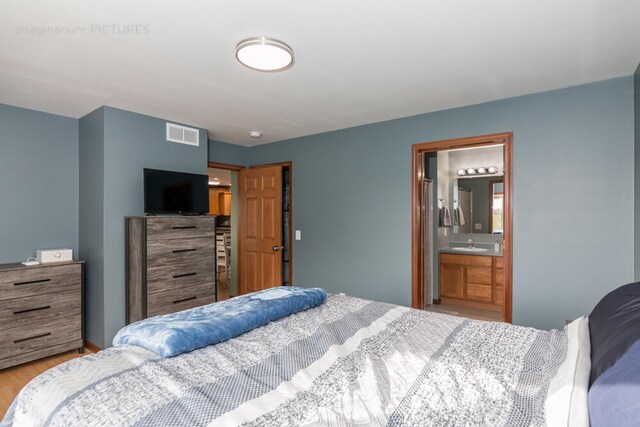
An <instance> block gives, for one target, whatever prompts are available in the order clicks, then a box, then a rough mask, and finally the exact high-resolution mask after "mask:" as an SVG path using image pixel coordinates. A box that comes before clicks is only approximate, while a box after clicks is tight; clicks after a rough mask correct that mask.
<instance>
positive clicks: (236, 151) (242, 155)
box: [208, 139, 250, 166]
mask: <svg viewBox="0 0 640 427" xmlns="http://www.w3.org/2000/svg"><path fill="white" fill-rule="evenodd" d="M208 144H209V154H208V156H209V157H208V158H209V161H211V162H218V163H226V164H229V165H238V166H246V165H247V154H248V151H249V150H250V149H249V148H247V147H243V146H241V145H235V144H228V143H226V142H220V141H214V140H213V139H210V140H209V141H208Z"/></svg>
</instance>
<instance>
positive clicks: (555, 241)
mask: <svg viewBox="0 0 640 427" xmlns="http://www.w3.org/2000/svg"><path fill="white" fill-rule="evenodd" d="M633 96H634V95H633V77H632V76H628V77H622V78H617V79H613V80H607V81H603V82H598V83H593V84H589V85H583V86H578V87H573V88H568V89H563V90H557V91H552V92H547V93H540V94H533V95H527V96H522V97H517V98H512V99H506V100H502V101H496V102H490V103H485V104H480V105H474V106H469V107H464V108H457V109H452V110H446V111H440V112H435V113H430V114H424V115H420V116H414V117H408V118H403V119H398V120H392V121H388V122H383V123H376V124H371V125H366V126H361V127H357V128H351V129H345V130H340V131H335V132H329V133H324V134H320V135H313V136H308V137H304V138H297V139H293V140H288V141H281V142H276V143H272V144H268V145H263V146H258V147H254V148H251V149H250V150H249V151H248V162H249V164H252V165H253V164H260V163H271V162H278V161H285V160H292V161H293V183H294V187H293V205H294V207H293V209H294V219H293V220H294V228H295V229H301V230H302V237H303V239H302V240H301V241H297V242H295V243H294V283H295V284H297V285H301V286H323V287H325V288H326V289H327V290H328V291H331V292H347V293H349V294H352V295H357V296H362V297H366V298H370V299H374V300H381V301H389V302H393V303H398V304H403V305H409V304H410V303H411V289H410V287H411V285H410V284H411V240H410V233H411V226H410V222H411V198H410V189H411V145H412V144H415V143H419V142H425V141H435V140H441V139H449V138H458V137H465V136H472V135H482V134H488V133H495V132H505V131H513V133H514V146H513V149H514V151H513V170H514V176H513V179H514V194H513V197H514V200H513V207H514V218H513V220H514V236H513V238H514V248H513V255H514V260H513V279H514V288H513V319H514V323H517V324H525V325H530V326H536V327H541V328H551V327H561V326H563V324H564V321H565V319H571V318H575V317H577V316H579V315H581V314H585V313H589V312H590V310H591V309H592V308H593V306H594V305H595V303H596V302H597V301H598V300H599V299H600V298H601V297H602V296H603V295H604V294H605V293H607V292H608V291H609V290H611V289H613V288H615V287H617V286H619V285H621V284H623V283H627V282H629V281H631V280H632V279H633V276H634V237H633V233H631V232H630V230H632V229H633V227H634V213H633V209H634V123H633V122H634V117H633V114H634V112H633ZM214 159H215V157H214ZM578 183H579V184H578Z"/></svg>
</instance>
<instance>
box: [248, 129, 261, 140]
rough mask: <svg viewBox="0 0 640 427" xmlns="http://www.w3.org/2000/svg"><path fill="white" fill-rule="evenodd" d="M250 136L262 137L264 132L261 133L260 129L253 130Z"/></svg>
mask: <svg viewBox="0 0 640 427" xmlns="http://www.w3.org/2000/svg"><path fill="white" fill-rule="evenodd" d="M249 136H250V137H251V138H261V137H262V133H260V131H257V130H252V131H251V132H249Z"/></svg>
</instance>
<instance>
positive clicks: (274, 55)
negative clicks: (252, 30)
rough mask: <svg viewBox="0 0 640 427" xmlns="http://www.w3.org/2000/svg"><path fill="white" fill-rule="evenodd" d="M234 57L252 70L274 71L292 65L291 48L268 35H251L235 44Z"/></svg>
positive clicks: (282, 69)
mask: <svg viewBox="0 0 640 427" xmlns="http://www.w3.org/2000/svg"><path fill="white" fill-rule="evenodd" d="M236 58H237V59H238V61H239V62H240V63H241V64H242V65H244V66H245V67H248V68H251V69H252V70H257V71H265V72H274V71H284V70H286V69H288V68H291V67H292V66H293V62H294V59H293V49H291V48H290V47H289V45H287V44H286V43H284V42H282V41H280V40H276V39H271V38H268V37H251V38H249V39H245V40H242V41H241V42H240V43H238V45H237V46H236Z"/></svg>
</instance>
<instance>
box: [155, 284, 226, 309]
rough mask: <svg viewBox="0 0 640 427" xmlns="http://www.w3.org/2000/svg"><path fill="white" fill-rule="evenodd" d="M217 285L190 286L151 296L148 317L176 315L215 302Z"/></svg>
mask: <svg viewBox="0 0 640 427" xmlns="http://www.w3.org/2000/svg"><path fill="white" fill-rule="evenodd" d="M214 288H215V285H214V284H213V283H206V284H203V285H197V286H189V287H184V288H179V289H173V290H171V291H166V292H158V293H155V294H152V295H149V297H148V298H149V299H148V300H147V317H152V316H158V315H161V314H168V313H175V312H177V311H182V310H186V309H188V308H193V307H198V306H201V305H206V304H211V303H213V302H215V289H214Z"/></svg>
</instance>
